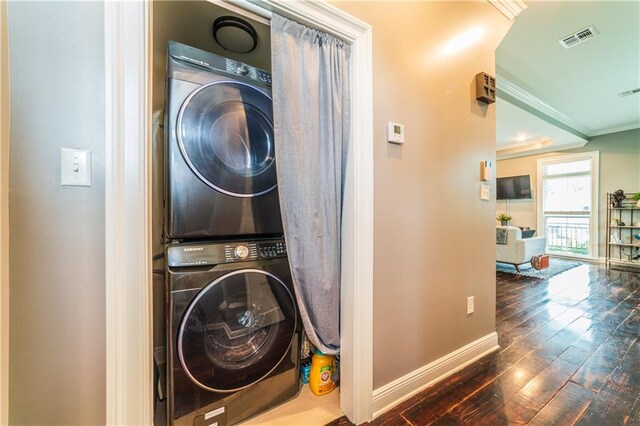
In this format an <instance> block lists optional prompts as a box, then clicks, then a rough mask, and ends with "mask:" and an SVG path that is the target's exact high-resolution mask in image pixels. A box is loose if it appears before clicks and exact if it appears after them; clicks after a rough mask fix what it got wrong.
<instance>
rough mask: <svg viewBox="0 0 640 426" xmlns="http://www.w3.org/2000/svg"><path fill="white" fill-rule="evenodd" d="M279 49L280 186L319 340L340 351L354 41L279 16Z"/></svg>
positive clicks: (275, 31) (296, 274) (312, 329)
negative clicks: (343, 223) (343, 226)
mask: <svg viewBox="0 0 640 426" xmlns="http://www.w3.org/2000/svg"><path fill="white" fill-rule="evenodd" d="M271 48H272V53H271V56H272V81H273V118H274V130H275V147H276V158H277V162H276V165H277V171H278V191H279V195H280V205H281V207H282V215H283V225H284V235H285V239H286V241H287V248H288V253H289V262H290V264H291V273H292V275H293V280H294V285H295V289H296V297H297V300H298V305H299V308H300V312H301V316H302V322H303V324H304V328H305V330H306V332H307V335H308V336H309V338H310V340H311V342H312V343H313V344H314V345H316V346H317V347H318V348H319V349H320V350H321V351H322V352H324V353H326V354H337V353H338V352H339V350H340V229H341V214H342V193H343V186H344V175H345V164H346V155H347V148H348V142H349V128H350V124H349V121H350V117H349V113H350V111H349V56H350V47H349V45H348V44H346V43H345V42H343V41H341V40H339V39H337V38H335V37H332V36H330V35H329V34H326V33H323V32H321V31H318V30H314V29H312V28H308V27H305V26H303V25H300V24H298V23H296V22H294V21H291V20H289V19H286V18H283V17H281V16H278V15H275V14H274V15H273V17H272V19H271Z"/></svg>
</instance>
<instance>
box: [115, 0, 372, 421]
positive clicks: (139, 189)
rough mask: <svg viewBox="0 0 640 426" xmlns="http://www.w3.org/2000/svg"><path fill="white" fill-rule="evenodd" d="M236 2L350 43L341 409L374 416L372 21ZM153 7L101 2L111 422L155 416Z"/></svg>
mask: <svg viewBox="0 0 640 426" xmlns="http://www.w3.org/2000/svg"><path fill="white" fill-rule="evenodd" d="M232 3H235V4H237V5H238V6H240V7H242V5H243V4H245V5H246V4H249V5H252V6H253V9H255V8H257V9H259V10H263V11H265V13H266V14H268V13H269V12H275V13H278V14H280V15H283V16H285V17H288V18H290V19H294V20H296V21H298V22H300V23H302V24H306V25H309V26H313V27H315V28H318V29H320V30H323V31H326V32H329V33H331V34H333V35H336V36H338V37H340V38H342V39H343V40H345V41H347V42H349V43H350V44H351V45H352V58H351V61H352V63H351V65H352V66H351V82H352V85H351V102H352V120H353V127H352V130H351V144H350V148H349V149H350V152H349V159H348V161H349V163H348V169H347V176H346V187H345V194H344V197H345V199H344V212H343V229H342V282H341V284H342V293H341V298H342V300H341V346H342V349H341V371H342V375H341V393H340V407H341V409H342V411H343V412H344V413H345V414H346V415H347V417H348V418H349V419H350V420H351V421H352V422H354V423H356V424H360V423H363V422H366V421H369V420H371V418H372V405H373V337H372V336H373V107H372V102H373V101H372V86H373V79H372V75H373V68H372V29H371V26H370V25H368V24H366V23H364V22H362V21H360V20H358V19H356V18H354V17H352V16H350V15H348V14H346V13H345V12H343V11H342V10H340V9H338V8H336V7H334V6H332V5H330V4H329V3H327V2H326V1H317V2H303V1H294V2H291V1H286V0H250V1H249V2H246V1H241V2H235V1H233V2H232ZM151 13H152V3H151V2H148V1H144V2H106V3H105V56H106V57H105V77H106V103H107V105H106V117H105V119H106V123H105V124H106V134H107V136H106V155H107V165H106V278H107V280H106V285H107V294H106V296H107V297H106V299H107V301H106V308H107V349H106V350H107V354H106V355H107V418H106V422H107V424H151V423H152V419H153V416H152V406H153V400H152V370H151V361H152V330H151V324H152V322H151V315H152V308H151V307H152V300H151V287H152V283H151V278H152V275H151V247H150V244H151V238H150V235H151V233H150V225H151V197H150V195H151V178H150V177H151V149H150V147H151V143H150V137H151V134H150V123H151V114H150V111H151V108H150V105H151V101H150V81H151V77H150V63H151V62H150V61H151V58H150V55H151V53H150V52H151V49H150V46H149V43H150V41H151V26H152V19H151V16H152V14H151ZM144 123H148V124H147V125H145V124H144Z"/></svg>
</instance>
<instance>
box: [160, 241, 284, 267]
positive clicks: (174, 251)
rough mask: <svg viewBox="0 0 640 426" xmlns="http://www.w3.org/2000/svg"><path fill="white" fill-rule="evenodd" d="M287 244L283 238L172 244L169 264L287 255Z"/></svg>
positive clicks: (180, 265)
mask: <svg viewBox="0 0 640 426" xmlns="http://www.w3.org/2000/svg"><path fill="white" fill-rule="evenodd" d="M286 255H287V245H286V244H285V242H284V240H283V239H277V240H263V241H234V242H225V243H223V242H220V243H200V244H198V243H185V244H180V243H178V244H170V245H169V246H168V247H167V265H168V266H171V267H186V266H204V265H219V264H221V263H236V262H249V261H255V260H263V259H273V258H276V257H285V256H286Z"/></svg>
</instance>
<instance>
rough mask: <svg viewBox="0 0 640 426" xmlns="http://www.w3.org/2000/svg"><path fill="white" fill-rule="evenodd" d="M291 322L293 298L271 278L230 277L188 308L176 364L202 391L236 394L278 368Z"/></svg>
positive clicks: (255, 274)
mask: <svg viewBox="0 0 640 426" xmlns="http://www.w3.org/2000/svg"><path fill="white" fill-rule="evenodd" d="M296 322H297V312H296V305H295V302H294V299H293V295H292V294H291V292H290V291H289V290H288V288H287V287H286V286H285V284H284V283H283V282H282V281H280V280H279V279H278V278H277V277H276V276H275V275H272V274H270V273H268V272H265V271H261V270H258V269H244V270H240V271H234V272H231V273H229V274H226V275H223V276H222V277H219V278H218V279H216V280H214V281H212V282H211V283H209V284H208V285H207V286H206V287H205V288H204V289H202V291H200V293H198V294H197V295H196V297H195V298H194V299H193V301H192V302H191V303H190V304H189V306H188V307H187V309H186V311H185V313H184V315H183V318H182V321H181V323H180V327H179V329H178V339H177V353H178V359H179V361H180V364H181V365H182V368H183V369H184V371H185V373H186V374H187V375H188V376H189V377H190V379H191V380H192V381H193V382H194V383H195V384H196V385H198V386H200V387H201V388H203V389H206V390H210V391H216V392H231V391H236V390H239V389H242V388H245V387H247V386H250V385H252V384H253V383H256V382H258V381H260V380H261V379H263V378H264V377H266V376H267V375H268V374H269V373H271V372H272V371H273V370H274V369H275V368H276V367H277V366H278V365H279V364H280V362H281V361H282V360H283V359H284V357H285V356H286V355H287V353H288V352H289V348H290V347H291V344H292V342H293V338H294V334H295V330H296Z"/></svg>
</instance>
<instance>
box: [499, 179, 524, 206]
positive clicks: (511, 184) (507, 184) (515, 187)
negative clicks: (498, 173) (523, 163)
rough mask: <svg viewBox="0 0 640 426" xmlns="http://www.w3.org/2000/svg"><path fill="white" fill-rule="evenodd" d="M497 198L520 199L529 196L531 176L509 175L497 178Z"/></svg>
mask: <svg viewBox="0 0 640 426" xmlns="http://www.w3.org/2000/svg"><path fill="white" fill-rule="evenodd" d="M496 186H497V191H496V192H497V198H498V200H521V199H527V198H531V178H530V177H529V175H524V176H509V177H501V178H498V179H497V182H496Z"/></svg>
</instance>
